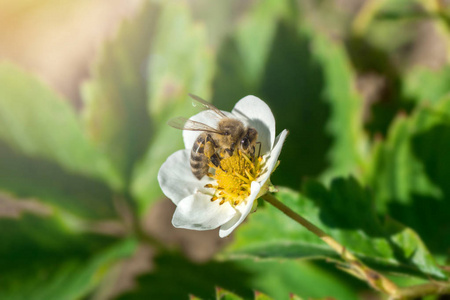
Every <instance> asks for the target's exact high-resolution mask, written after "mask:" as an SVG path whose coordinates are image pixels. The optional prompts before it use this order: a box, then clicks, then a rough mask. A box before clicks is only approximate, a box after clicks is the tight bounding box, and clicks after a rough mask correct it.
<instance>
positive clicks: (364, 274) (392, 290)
mask: <svg viewBox="0 0 450 300" xmlns="http://www.w3.org/2000/svg"><path fill="white" fill-rule="evenodd" d="M262 198H263V199H264V200H266V201H267V202H269V203H270V204H271V205H273V206H275V207H276V208H277V209H279V210H280V211H282V212H283V213H284V214H285V215H287V216H288V217H289V218H291V219H293V220H294V221H296V222H297V223H299V224H300V225H302V226H303V227H305V228H306V229H308V230H309V231H310V232H312V233H313V234H315V235H316V236H318V237H319V238H320V239H322V241H324V242H325V243H326V244H327V245H329V246H330V247H331V248H332V249H333V250H334V251H336V252H337V253H338V254H339V255H340V256H341V257H342V258H343V259H344V260H345V261H346V262H347V263H348V264H349V268H348V269H345V271H347V272H349V273H350V274H352V275H354V276H356V277H358V278H360V279H363V280H365V281H367V282H368V283H369V284H370V285H371V286H372V287H373V288H375V289H377V290H379V291H382V292H384V293H387V294H389V295H391V296H394V297H395V296H396V295H397V290H398V287H397V286H396V285H395V284H394V283H393V282H391V281H390V280H389V279H387V278H386V277H384V276H382V275H381V274H379V273H378V272H376V271H374V270H372V269H370V268H369V267H367V266H366V265H364V264H363V263H362V262H361V261H359V260H358V259H357V258H356V257H355V256H354V255H353V254H352V253H351V252H350V251H348V250H347V249H346V248H345V247H344V246H342V245H341V244H339V243H338V242H337V241H336V240H335V239H333V238H332V237H331V236H329V235H328V234H326V233H325V232H324V231H323V230H321V229H320V228H318V227H317V226H315V225H314V224H312V223H311V222H309V221H308V220H306V219H305V218H303V217H302V216H300V215H299V214H297V213H296V212H294V211H293V210H292V209H290V208H289V207H288V206H286V205H284V204H283V203H282V202H280V201H279V200H278V199H277V198H275V197H274V196H273V195H272V194H265V195H264V196H263V197H262Z"/></svg>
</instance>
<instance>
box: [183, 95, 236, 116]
mask: <svg viewBox="0 0 450 300" xmlns="http://www.w3.org/2000/svg"><path fill="white" fill-rule="evenodd" d="M188 95H189V97H191V98H192V99H194V100H195V102H193V104H194V106H197V104H199V105H200V106H201V107H202V108H203V109H210V110H212V111H213V112H215V113H216V114H218V115H219V116H220V117H222V118H226V117H227V116H226V115H225V114H224V113H223V112H222V111H221V110H220V109H218V108H217V107H215V106H214V105H212V104H211V103H209V102H207V101H206V100H204V99H202V98H200V97H199V96H196V95H193V94H188Z"/></svg>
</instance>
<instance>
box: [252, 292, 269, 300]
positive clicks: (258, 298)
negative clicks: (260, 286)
mask: <svg viewBox="0 0 450 300" xmlns="http://www.w3.org/2000/svg"><path fill="white" fill-rule="evenodd" d="M272 299H273V298H271V297H269V296H267V295H266V294H263V293H261V292H258V291H256V292H255V300H272Z"/></svg>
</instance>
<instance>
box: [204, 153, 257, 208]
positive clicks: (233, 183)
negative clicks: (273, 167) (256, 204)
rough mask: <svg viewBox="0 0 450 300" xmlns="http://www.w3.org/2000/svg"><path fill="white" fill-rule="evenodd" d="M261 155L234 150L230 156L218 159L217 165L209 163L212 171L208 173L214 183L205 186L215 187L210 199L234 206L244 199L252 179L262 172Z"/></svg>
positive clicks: (249, 189) (248, 193)
mask: <svg viewBox="0 0 450 300" xmlns="http://www.w3.org/2000/svg"><path fill="white" fill-rule="evenodd" d="M262 162H263V159H262V157H261V156H259V157H257V158H252V157H250V156H248V155H246V154H244V153H242V152H241V151H235V152H234V154H233V155H232V156H230V157H227V158H224V159H222V160H221V161H220V165H219V167H216V166H214V165H213V164H210V167H211V168H213V169H214V172H213V173H211V174H208V176H210V177H211V178H213V179H215V182H216V184H207V185H205V187H206V188H213V189H215V192H214V195H213V196H212V198H211V201H216V200H220V205H222V204H224V203H225V202H229V203H230V204H231V205H232V206H236V205H238V204H240V203H241V202H243V201H245V200H246V199H247V197H248V196H249V195H250V192H251V185H252V181H255V180H256V179H257V178H258V177H259V176H260V175H261V173H262V172H263V167H264V164H263V163H262Z"/></svg>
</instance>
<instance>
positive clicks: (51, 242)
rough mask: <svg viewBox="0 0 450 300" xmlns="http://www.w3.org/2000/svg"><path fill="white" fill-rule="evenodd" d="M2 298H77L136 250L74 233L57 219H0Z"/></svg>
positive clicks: (100, 237) (131, 244)
mask: <svg viewBox="0 0 450 300" xmlns="http://www.w3.org/2000/svg"><path fill="white" fill-rule="evenodd" d="M0 237H1V240H2V243H1V245H0V268H1V270H2V274H8V276H2V277H1V278H0V298H1V299H8V300H10V299H11V300H12V299H37V300H38V299H43V300H44V299H79V298H82V297H83V296H86V295H87V294H88V293H89V292H91V291H92V290H93V289H94V288H95V287H96V285H97V284H98V283H99V282H100V280H101V279H102V278H103V274H104V273H105V272H107V271H108V270H109V268H110V267H111V266H112V265H114V264H115V263H117V262H118V261H119V260H120V259H122V258H124V257H126V256H129V255H130V254H131V253H132V252H133V251H134V248H135V243H134V242H133V241H125V242H121V243H118V244H114V242H115V241H116V240H115V239H113V238H107V237H105V236H100V235H96V234H82V233H78V232H74V231H72V230H71V229H69V228H67V227H66V226H65V225H64V221H62V220H60V219H59V217H58V216H56V215H54V214H53V215H45V216H34V215H29V214H26V215H23V216H22V217H21V218H20V219H18V220H13V219H0Z"/></svg>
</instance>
